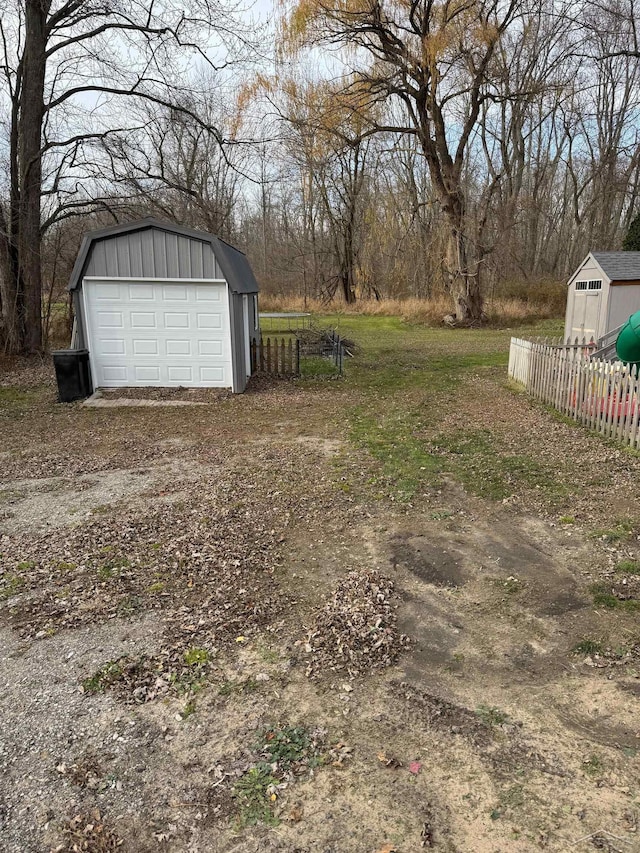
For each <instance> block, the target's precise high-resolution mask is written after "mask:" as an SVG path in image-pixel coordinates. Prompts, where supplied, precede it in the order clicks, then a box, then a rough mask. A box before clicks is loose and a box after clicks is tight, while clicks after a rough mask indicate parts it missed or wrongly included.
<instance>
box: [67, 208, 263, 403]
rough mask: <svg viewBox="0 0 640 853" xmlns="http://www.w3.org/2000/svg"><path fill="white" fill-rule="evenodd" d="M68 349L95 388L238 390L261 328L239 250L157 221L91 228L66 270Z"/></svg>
mask: <svg viewBox="0 0 640 853" xmlns="http://www.w3.org/2000/svg"><path fill="white" fill-rule="evenodd" d="M69 290H70V291H71V293H72V295H73V301H74V309H75V316H76V331H77V334H76V338H75V340H74V343H73V347H74V349H77V350H79V349H87V350H89V365H90V369H91V378H92V381H93V387H94V388H116V387H130V386H133V387H135V386H143V387H200V388H202V387H213V388H230V389H231V390H232V391H234V392H236V393H238V392H241V391H244V389H245V387H246V384H247V379H248V377H249V376H250V375H251V342H252V341H253V340H255V339H257V338H258V336H259V319H258V318H259V315H258V285H257V282H256V280H255V277H254V275H253V272H252V270H251V267H250V265H249V262H248V260H247V258H246V256H245V255H244V254H243V253H242V252H240V251H239V250H238V249H236V248H234V247H233V246H231V245H229V244H228V243H225V242H224V241H223V240H221V239H220V238H218V237H216V236H215V235H213V234H208V233H205V232H203V231H194V230H193V229H190V228H183V227H182V226H179V225H175V224H173V223H170V222H163V221H161V220H157V219H152V218H148V219H143V220H140V221H138V222H129V223H126V224H123V225H115V226H113V227H110V228H103V229H101V230H99V231H92V232H90V233H88V234H87V235H86V236H85V238H84V240H83V243H82V246H81V248H80V252H79V255H78V258H77V260H76V264H75V266H74V269H73V272H72V274H71V280H70V282H69Z"/></svg>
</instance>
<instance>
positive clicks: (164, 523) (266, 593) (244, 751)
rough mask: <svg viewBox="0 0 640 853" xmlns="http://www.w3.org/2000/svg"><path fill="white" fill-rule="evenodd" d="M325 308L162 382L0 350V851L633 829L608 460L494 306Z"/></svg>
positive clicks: (630, 573)
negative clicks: (319, 318)
mask: <svg viewBox="0 0 640 853" xmlns="http://www.w3.org/2000/svg"><path fill="white" fill-rule="evenodd" d="M341 322H342V324H343V328H342V332H343V334H348V335H349V336H351V337H353V338H355V339H356V340H357V341H358V342H359V343H360V349H359V351H358V354H357V357H356V359H355V360H354V362H353V363H352V364H350V365H349V369H348V373H347V376H346V379H344V380H341V381H330V380H327V381H309V382H299V383H290V384H289V383H283V384H272V385H255V386H254V387H253V388H252V389H251V390H250V391H249V392H248V393H246V394H244V395H242V396H239V397H212V398H211V400H210V401H207V400H205V401H204V402H205V405H200V406H194V407H183V408H169V407H166V408H165V407H160V408H136V407H126V408H122V409H113V408H110V409H94V410H92V409H87V408H83V407H81V406H80V405H77V404H74V405H70V406H62V405H59V404H56V403H55V401H54V398H55V395H54V391H53V387H52V384H51V377H50V375H49V372H48V369H47V368H46V366H44V367H42V368H37V367H34V366H33V365H23V366H20V365H15V364H14V365H6V371H5V373H4V375H3V376H1V377H0V383H1V384H0V430H1V433H0V434H1V435H2V444H1V445H0V460H1V461H0V466H1V467H0V471H1V483H0V643H1V645H0V648H1V649H2V652H1V656H0V720H1V721H2V724H1V727H0V849H1V850H2V851H3V853H5V851H6V853H32V851H33V853H35V852H36V851H38V853H41V851H43V852H44V851H53V850H58V851H73V850H85V851H92V852H93V853H99V851H111V850H123V851H125V850H126V851H131V853H143V851H151V850H153V851H156V850H161V851H162V850H167V851H176V853H182V851H184V852H185V853H187V851H189V853H200V851H202V853H210V851H211V853H214V851H220V853H222V851H225V853H226V852H227V851H237V852H238V853H253V852H254V851H287V853H294V851H296V853H312V851H313V853H330V851H331V853H377V851H385V853H392V851H397V853H413V851H417V850H420V849H434V850H440V851H451V852H452V851H457V853H471V852H473V853H476V851H477V853H485V851H486V852H487V853H498V852H499V853H507V851H509V853H511V851H516V853H518V851H534V850H540V849H545V850H550V851H589V850H594V849H598V850H609V851H618V850H620V851H637V850H640V831H639V830H638V817H639V815H640V800H639V797H640V790H639V779H640V757H639V750H640V715H639V713H638V712H639V708H640V629H639V626H638V615H639V613H640V609H639V608H640V562H639V560H640V543H639V539H638V533H639V532H640V506H639V502H638V485H637V484H638V483H639V482H640V459H639V458H638V456H637V455H634V454H632V453H631V452H627V451H623V450H620V449H618V448H616V447H615V446H614V445H610V444H608V443H605V442H602V441H601V440H600V439H598V438H596V437H592V436H589V435H588V434H587V433H585V432H584V431H583V430H581V429H579V428H577V427H575V426H574V425H572V424H569V423H566V422H564V421H562V420H560V419H558V418H556V417H555V416H554V415H553V414H552V413H550V412H548V411H546V410H544V409H542V408H540V407H538V406H534V405H533V404H531V403H530V402H529V401H528V400H527V399H526V398H524V397H523V396H522V395H521V394H518V393H517V392H516V391H514V390H513V389H510V388H508V387H507V386H506V384H505V376H504V374H505V370H504V363H505V356H506V343H507V341H508V334H507V333H502V332H491V331H484V332H471V333H465V332H452V331H439V330H435V331H434V330H429V329H421V328H416V327H405V326H404V325H403V324H402V323H401V322H400V321H399V320H395V319H393V318H386V319H380V318H357V317H356V318H352V319H351V320H350V321H348V322H346V321H344V320H343V321H341ZM200 402H202V400H200Z"/></svg>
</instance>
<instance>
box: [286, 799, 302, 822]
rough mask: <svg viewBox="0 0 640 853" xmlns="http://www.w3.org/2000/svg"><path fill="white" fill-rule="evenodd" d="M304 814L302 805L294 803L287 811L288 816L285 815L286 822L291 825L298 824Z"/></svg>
mask: <svg viewBox="0 0 640 853" xmlns="http://www.w3.org/2000/svg"><path fill="white" fill-rule="evenodd" d="M303 814H304V807H303V805H302V803H294V804H293V805H292V806H291V809H290V810H289V814H288V815H287V820H290V821H292V823H298V821H301V820H302V815H303Z"/></svg>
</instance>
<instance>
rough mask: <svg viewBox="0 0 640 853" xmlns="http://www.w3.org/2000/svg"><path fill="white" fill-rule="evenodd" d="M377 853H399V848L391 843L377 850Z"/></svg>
mask: <svg viewBox="0 0 640 853" xmlns="http://www.w3.org/2000/svg"><path fill="white" fill-rule="evenodd" d="M376 853H398V848H397V847H396V845H395V844H392V843H391V842H390V841H389V842H387V844H383V845H382V847H381V848H380V849H379V850H376Z"/></svg>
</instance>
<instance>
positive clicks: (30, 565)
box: [16, 560, 36, 572]
mask: <svg viewBox="0 0 640 853" xmlns="http://www.w3.org/2000/svg"><path fill="white" fill-rule="evenodd" d="M35 567H36V564H35V563H34V562H33V560H22V562H21V563H18V564H17V566H16V569H17V571H19V572H29V571H31V569H35Z"/></svg>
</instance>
